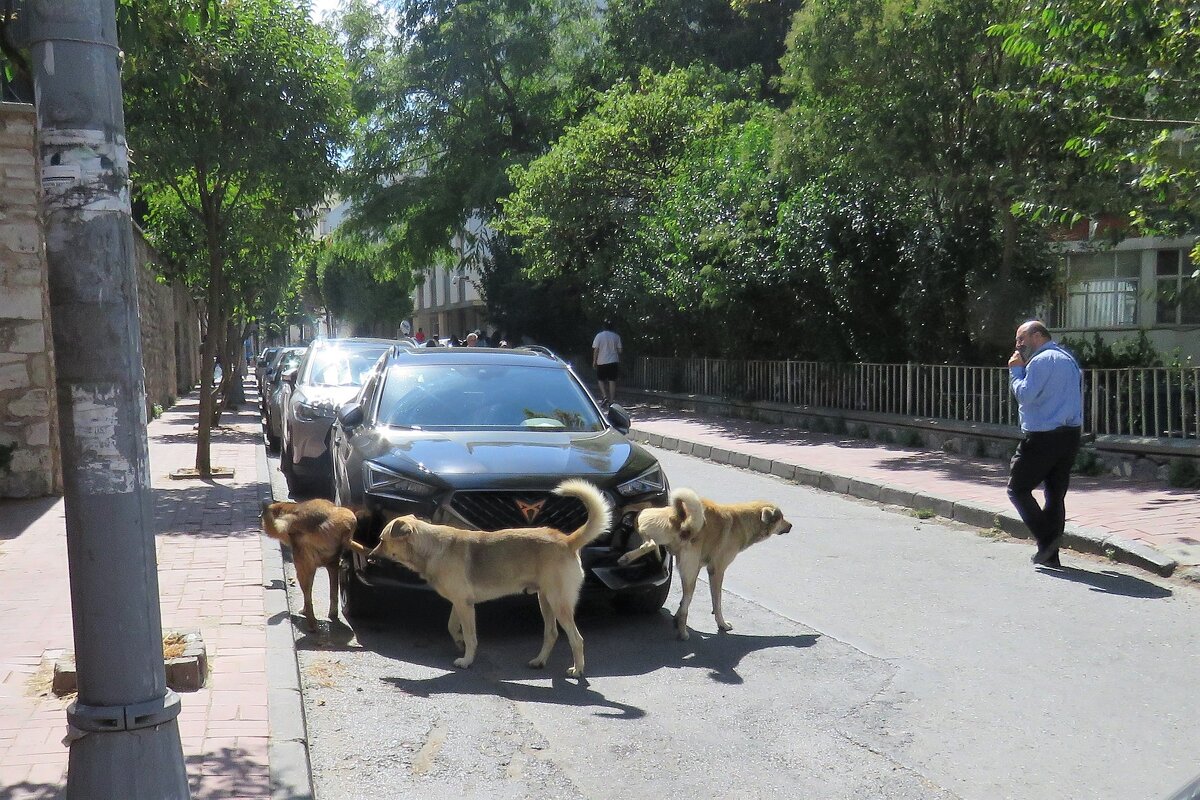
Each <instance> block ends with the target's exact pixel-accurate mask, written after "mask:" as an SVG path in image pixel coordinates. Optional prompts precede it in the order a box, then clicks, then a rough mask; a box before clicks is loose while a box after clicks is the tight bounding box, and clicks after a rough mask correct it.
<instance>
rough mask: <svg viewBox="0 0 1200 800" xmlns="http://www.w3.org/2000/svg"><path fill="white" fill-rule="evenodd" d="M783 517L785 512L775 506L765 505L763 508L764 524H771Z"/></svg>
mask: <svg viewBox="0 0 1200 800" xmlns="http://www.w3.org/2000/svg"><path fill="white" fill-rule="evenodd" d="M782 517H783V512H782V511H780V510H779V509H778V508H775V507H774V506H764V507H763V510H762V521H763V524H764V525H769V524H770V523H772V522H778V521H779V520H780V519H781V518H782Z"/></svg>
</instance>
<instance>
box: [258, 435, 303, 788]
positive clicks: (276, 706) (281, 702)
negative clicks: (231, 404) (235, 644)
mask: <svg viewBox="0 0 1200 800" xmlns="http://www.w3.org/2000/svg"><path fill="white" fill-rule="evenodd" d="M258 484H259V494H260V496H261V499H262V501H263V502H270V501H271V500H272V499H273V497H272V494H271V476H270V471H269V469H268V467H267V451H266V448H265V447H264V446H263V445H261V444H260V445H258ZM259 541H260V543H261V544H262V559H263V608H264V611H265V613H266V615H267V718H268V719H269V720H270V729H271V740H270V744H269V747H270V753H269V755H268V760H269V762H270V770H271V798H272V800H312V799H313V796H314V795H313V781H312V764H311V762H310V761H309V757H308V729H307V725H306V724H305V720H304V698H303V695H302V694H301V692H300V667H299V664H298V662H297V661H296V637H295V634H294V633H293V632H292V614H291V609H290V607H289V606H288V594H287V576H286V575H285V573H284V571H283V553H282V551H281V550H280V544H279V542H277V541H275V540H274V539H270V538H268V537H266V536H260V537H259Z"/></svg>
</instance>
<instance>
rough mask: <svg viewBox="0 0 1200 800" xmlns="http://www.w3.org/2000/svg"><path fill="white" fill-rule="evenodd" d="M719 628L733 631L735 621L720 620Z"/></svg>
mask: <svg viewBox="0 0 1200 800" xmlns="http://www.w3.org/2000/svg"><path fill="white" fill-rule="evenodd" d="M717 630H721V631H731V630H733V623H732V622H718V623H717Z"/></svg>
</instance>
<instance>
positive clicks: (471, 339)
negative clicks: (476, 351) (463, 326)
mask: <svg viewBox="0 0 1200 800" xmlns="http://www.w3.org/2000/svg"><path fill="white" fill-rule="evenodd" d="M466 345H467V347H478V346H479V334H478V333H477V332H475V331H471V332H470V333H468V334H467V342H466Z"/></svg>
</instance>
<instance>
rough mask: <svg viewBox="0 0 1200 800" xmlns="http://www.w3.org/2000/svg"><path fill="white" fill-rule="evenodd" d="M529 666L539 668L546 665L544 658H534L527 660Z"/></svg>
mask: <svg viewBox="0 0 1200 800" xmlns="http://www.w3.org/2000/svg"><path fill="white" fill-rule="evenodd" d="M529 666H531V667H533V668H534V669H541V668H542V667H544V666H546V659H544V658H535V659H534V660H533V661H530V662H529Z"/></svg>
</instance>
